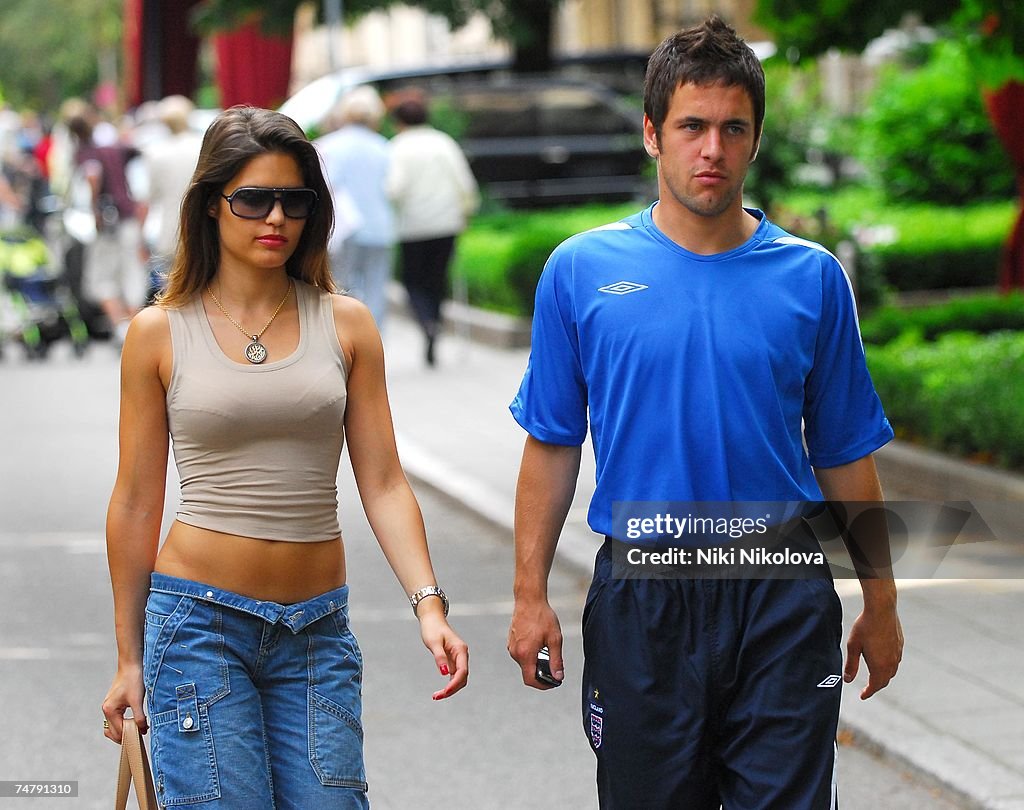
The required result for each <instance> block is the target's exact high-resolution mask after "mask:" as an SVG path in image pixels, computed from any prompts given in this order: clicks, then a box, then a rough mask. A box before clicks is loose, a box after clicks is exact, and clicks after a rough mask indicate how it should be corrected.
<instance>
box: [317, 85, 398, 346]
mask: <svg viewBox="0 0 1024 810" xmlns="http://www.w3.org/2000/svg"><path fill="white" fill-rule="evenodd" d="M384 112H385V110H384V102H382V101H381V98H380V96H379V95H378V94H377V91H376V90H374V89H373V88H372V87H369V86H367V85H361V86H359V87H356V88H354V89H353V90H352V91H350V92H349V93H347V94H345V96H343V97H342V99H341V101H340V102H339V103H338V105H337V108H336V109H335V110H334V112H333V115H332V119H333V120H334V121H335V122H336V124H337V127H338V128H337V129H336V130H335V131H334V132H330V133H328V134H327V135H324V136H323V137H321V138H319V139H317V141H316V142H315V143H316V146H317V149H319V151H320V154H321V155H323V158H324V165H325V167H326V170H327V179H328V181H329V182H330V185H331V189H332V190H333V193H334V202H335V205H334V210H335V220H334V236H333V237H332V239H331V251H330V256H331V272H332V273H333V274H334V280H335V282H336V283H337V285H338V286H339V287H340V288H341V289H343V290H345V291H346V292H348V293H350V294H351V295H354V296H355V297H356V298H358V299H359V300H360V301H362V302H363V303H364V304H366V306H367V307H369V308H370V313H371V314H372V315H373V319H374V320H375V321H376V322H377V329H378V330H380V331H382V332H383V331H384V319H385V317H386V316H387V308H388V302H387V285H388V281H389V280H390V279H391V263H392V254H393V249H394V244H395V218H394V212H393V211H392V208H391V202H390V200H389V199H388V197H387V189H386V183H387V176H388V159H389V158H388V152H389V150H388V142H387V139H386V138H385V137H384V136H383V135H381V134H380V133H379V132H378V131H377V130H378V128H379V127H380V122H381V119H383V117H384Z"/></svg>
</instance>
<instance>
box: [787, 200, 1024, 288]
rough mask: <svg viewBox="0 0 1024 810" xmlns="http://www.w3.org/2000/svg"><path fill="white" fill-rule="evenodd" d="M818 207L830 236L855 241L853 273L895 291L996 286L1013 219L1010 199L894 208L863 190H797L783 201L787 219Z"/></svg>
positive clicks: (804, 215)
mask: <svg viewBox="0 0 1024 810" xmlns="http://www.w3.org/2000/svg"><path fill="white" fill-rule="evenodd" d="M821 208H824V209H825V210H826V211H827V214H828V219H829V223H830V225H829V227H830V228H831V229H832V230H833V231H837V232H839V233H842V234H844V235H846V238H850V239H853V240H854V241H855V242H857V243H858V245H859V251H860V265H859V268H858V272H859V273H861V274H862V275H865V274H866V276H865V277H866V278H869V279H870V278H877V279H880V280H881V282H882V283H884V285H885V286H887V287H890V288H892V289H895V290H932V289H947V288H950V287H985V286H990V285H993V284H995V282H996V277H997V275H998V264H999V256H1000V253H1001V251H1002V249H1003V245H1004V243H1005V242H1006V239H1007V237H1008V235H1009V233H1010V229H1011V228H1012V226H1013V222H1014V218H1015V216H1016V214H1017V206H1016V204H1015V203H1014V202H1013V201H1012V200H1010V199H1006V200H1003V201H993V202H980V203H974V204H972V205H963V206H949V205H933V204H932V205H930V204H924V203H917V204H902V205H894V204H892V203H887V202H886V201H885V200H884V199H883V197H882V196H881V194H879V193H878V192H876V191H873V190H871V189H868V188H847V189H843V190H840V191H835V192H831V193H829V194H828V195H825V194H822V193H820V192H818V193H815V192H809V191H798V192H794V193H793V194H791V195H789V196H787V197H786V200H785V210H786V211H787V212H788V215H789V217H790V218H793V217H803V218H809V217H812V216H813V215H814V213H815V212H816V211H817V210H819V209H821ZM780 224H782V223H780ZM784 227H785V225H784ZM798 235H802V236H803V235H806V234H798ZM808 238H811V239H814V238H816V237H815V236H813V235H810V236H808ZM822 241H824V240H822ZM826 246H828V245H827V243H826Z"/></svg>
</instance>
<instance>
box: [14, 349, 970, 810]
mask: <svg viewBox="0 0 1024 810" xmlns="http://www.w3.org/2000/svg"><path fill="white" fill-rule="evenodd" d="M116 413H117V363H116V357H115V355H114V353H113V352H112V350H111V349H110V348H109V347H107V346H98V347H95V348H94V349H93V350H92V351H91V352H90V354H89V355H88V356H87V357H86V358H85V360H83V361H76V360H73V359H71V358H69V357H66V356H65V355H64V354H63V353H62V352H56V353H55V356H54V357H53V358H52V359H51V360H49V361H47V362H46V363H45V364H34V365H33V364H26V363H23V362H20V361H19V360H18V359H17V358H16V357H14V356H13V353H12V355H10V356H8V357H7V358H6V359H5V360H3V361H0V431H2V438H3V442H2V444H0V581H2V582H3V583H4V585H3V588H2V589H0V690H2V692H0V694H2V697H3V701H2V705H3V723H2V726H0V729H2V733H0V780H77V781H78V783H79V795H78V798H59V799H35V800H34V801H33V802H32V803H31V804H28V805H25V806H27V807H32V808H37V809H38V808H45V807H54V808H57V810H61V808H68V807H77V808H89V810H92V808H108V807H109V806H110V804H111V801H112V790H113V784H114V778H115V769H116V764H117V754H118V751H117V749H116V747H115V746H113V745H112V744H110V743H109V742H107V741H106V740H105V739H104V738H103V737H102V734H101V729H100V723H101V720H102V717H101V714H100V710H99V704H100V701H101V700H102V697H103V695H104V693H105V692H106V689H107V686H108V684H109V681H110V677H111V675H112V673H113V667H114V647H113V642H112V623H111V600H110V591H109V583H108V579H107V573H106V563H105V556H104V546H103V518H104V511H105V508H106V499H107V497H108V495H109V492H110V487H111V484H112V482H113V478H114V472H115V465H116V458H115V453H116ZM340 489H341V492H342V497H341V507H340V508H341V512H342V523H343V526H344V527H345V534H346V544H347V548H348V554H349V576H350V585H351V589H352V597H351V598H352V623H353V627H354V630H355V632H356V635H357V636H358V638H359V640H360V643H361V646H362V648H363V652H364V657H365V664H366V682H365V689H364V701H365V703H364V724H365V727H366V757H367V771H368V780H369V783H370V797H371V800H372V802H373V807H374V808H375V810H407V809H408V808H416V809H417V810H432V808H438V809H440V808H445V810H452V809H454V810H489V809H491V808H493V809H494V810H517V809H518V808H526V807H535V806H538V805H543V806H553V807H564V808H571V809H572V810H591V808H596V807H597V801H596V797H595V792H594V788H593V774H594V763H593V756H592V754H591V752H590V750H589V748H588V746H587V743H586V740H585V738H584V736H583V732H582V728H581V726H580V721H579V718H578V703H579V700H578V693H579V677H580V664H581V662H580V639H579V629H578V626H579V616H580V611H581V609H582V602H583V597H584V594H585V588H586V582H585V579H584V578H583V577H581V576H580V575H579V574H578V573H576V572H575V571H573V570H569V569H563V568H558V569H557V570H556V571H555V572H554V575H553V577H552V585H551V595H552V599H553V602H554V603H555V604H556V606H557V607H558V608H559V610H560V615H561V618H562V625H563V630H564V632H565V636H566V639H567V642H566V643H567V653H566V655H567V663H568V673H569V675H568V678H569V683H567V685H566V686H564V687H562V688H561V689H558V690H554V691H551V692H547V693H543V694H542V693H538V692H535V691H533V690H528V689H525V688H523V687H522V685H521V683H520V680H519V672H518V668H517V667H516V666H515V665H514V663H513V662H512V661H511V660H510V659H509V658H508V655H507V653H506V651H505V649H504V644H505V634H506V631H507V627H508V619H509V615H510V612H511V602H510V585H511V570H512V548H511V543H510V540H509V538H508V537H506V536H504V534H503V533H501V532H498V531H497V530H495V529H494V528H493V527H492V526H491V525H490V524H487V523H484V522H482V521H481V520H479V519H478V518H476V517H475V516H473V515H470V514H467V513H466V512H465V511H463V510H461V509H459V508H457V507H455V506H453V505H452V503H451V502H449V501H447V500H446V499H445V498H444V497H441V496H438V495H437V494H436V493H434V492H432V491H430V490H428V489H425V488H422V487H417V494H418V495H419V497H420V502H421V505H422V508H423V511H424V515H425V518H426V521H427V525H428V529H429V533H430V537H431V547H432V551H433V556H434V560H435V566H436V569H437V571H438V576H439V579H440V581H441V582H442V584H443V585H444V587H445V588H446V590H447V591H448V592H449V594H450V596H451V598H452V601H453V604H454V607H453V610H452V622H453V624H454V625H455V626H456V627H457V629H458V630H459V632H460V633H461V634H462V635H463V637H464V638H465V639H466V640H467V642H469V644H470V649H471V654H472V677H471V684H470V687H469V688H468V689H467V690H466V691H464V692H463V693H461V694H460V695H458V696H456V697H455V698H454V699H452V700H449V701H443V702H440V703H435V702H433V701H431V699H430V695H431V693H432V691H433V690H434V689H435V688H436V687H437V685H438V683H439V681H440V679H439V676H438V675H437V673H436V671H435V670H434V667H433V662H432V659H431V658H430V656H429V654H428V653H427V652H426V650H425V649H424V648H423V647H422V645H421V644H420V642H419V638H418V634H417V632H416V624H415V622H414V620H413V618H412V614H411V612H410V610H409V608H408V606H407V605H406V603H405V601H404V597H403V594H402V592H401V590H400V588H399V586H398V584H397V582H396V581H395V579H394V577H393V576H392V574H391V572H390V570H389V569H388V568H387V565H386V564H385V562H384V559H383V556H382V555H381V554H380V552H379V550H378V549H377V546H376V544H375V542H374V541H373V539H372V536H371V535H370V533H369V531H368V529H367V527H366V524H365V520H364V519H363V516H362V512H361V509H360V507H359V504H358V501H357V499H356V498H355V496H354V487H353V486H352V484H351V479H350V475H349V473H348V471H347V469H346V468H345V467H344V464H343V470H342V473H341V476H340ZM169 497H173V494H172V495H171V496H169ZM841 743H843V745H842V746H841V756H840V779H841V795H842V807H843V808H844V810H868V808H870V809H871V810H877V809H878V808H883V810H903V809H904V808H906V809H907V810H910V808H913V809H914V810H932V809H935V810H951V809H952V808H955V807H956V806H957V805H956V804H955V803H953V802H952V801H950V800H948V799H945V798H943V796H942V795H941V791H939V790H938V789H935V788H933V787H931V786H930V785H929V784H927V783H926V782H922V781H921V780H920V779H919V778H918V777H916V776H915V775H914V774H911V773H906V772H903V771H902V770H901V769H900V768H899V767H898V766H896V765H893V764H891V763H886V762H884V761H881V760H879V759H877V758H875V757H874V756H873V755H872V754H871V752H870V751H867V750H864V749H861V748H859V747H857V745H856V744H854V743H853V741H850V740H841ZM8 806H11V807H20V806H22V805H21V804H19V803H18V802H17V800H16V799H5V798H0V807H8Z"/></svg>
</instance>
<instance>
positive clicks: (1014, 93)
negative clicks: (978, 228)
mask: <svg viewBox="0 0 1024 810" xmlns="http://www.w3.org/2000/svg"><path fill="white" fill-rule="evenodd" d="M985 106H986V108H987V109H988V115H989V118H990V119H991V120H992V126H993V128H994V129H995V131H996V135H997V136H998V137H999V140H1000V141H1002V144H1003V146H1004V147H1006V151H1007V152H1008V153H1009V155H1010V160H1011V161H1012V162H1013V169H1014V172H1016V175H1017V190H1018V192H1019V195H1020V196H1021V197H1022V198H1024V82H1018V81H1010V82H1007V83H1006V84H1004V85H1003V86H1002V87H1000V88H999V89H998V90H993V91H990V92H987V93H986V94H985ZM1022 287H1024V210H1021V212H1020V213H1019V214H1018V216H1017V222H1016V224H1015V225H1014V226H1013V230H1012V231H1011V232H1010V238H1009V240H1008V241H1007V243H1006V246H1005V248H1004V249H1003V258H1002V263H1001V265H1000V268H999V288H1000V289H1001V290H1003V291H1004V292H1006V291H1008V290H1011V289H1020V288H1022Z"/></svg>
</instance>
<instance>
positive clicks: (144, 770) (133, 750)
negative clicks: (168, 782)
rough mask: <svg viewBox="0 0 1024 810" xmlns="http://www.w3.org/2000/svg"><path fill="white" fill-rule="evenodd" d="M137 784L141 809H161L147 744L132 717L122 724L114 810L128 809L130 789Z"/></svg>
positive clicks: (137, 794)
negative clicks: (147, 754) (154, 784)
mask: <svg viewBox="0 0 1024 810" xmlns="http://www.w3.org/2000/svg"><path fill="white" fill-rule="evenodd" d="M132 784H134V785H135V798H136V799H138V801H139V810H159V805H158V804H157V801H156V788H154V787H153V772H152V771H151V770H150V769H149V759H148V758H147V756H146V746H144V745H143V744H142V735H141V734H139V727H138V726H137V725H135V719H134V718H132V717H126V718H124V723H123V724H122V726H121V764H120V766H119V767H118V770H117V797H116V799H115V800H114V810H127V807H128V790H129V788H130V787H131V785H132Z"/></svg>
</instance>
